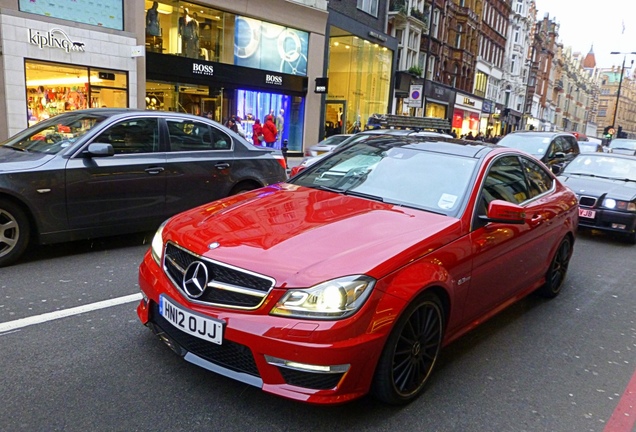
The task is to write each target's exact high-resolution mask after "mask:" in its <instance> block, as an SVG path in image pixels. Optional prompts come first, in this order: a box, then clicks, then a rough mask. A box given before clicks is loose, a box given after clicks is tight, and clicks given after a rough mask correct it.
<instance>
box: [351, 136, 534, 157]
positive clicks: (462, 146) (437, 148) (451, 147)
mask: <svg viewBox="0 0 636 432" xmlns="http://www.w3.org/2000/svg"><path fill="white" fill-rule="evenodd" d="M370 135H377V137H373V138H370V139H369V140H365V142H367V143H369V142H373V143H374V144H379V145H387V146H391V145H395V146H400V145H401V146H404V147H405V148H411V149H414V150H421V151H430V152H436V153H445V154H452V155H458V156H466V157H472V158H483V157H485V156H486V155H487V154H488V153H491V152H492V151H495V150H498V151H509V152H513V153H515V154H525V153H523V152H521V151H519V150H516V149H510V148H507V147H500V146H497V145H495V144H490V143H484V142H479V141H470V140H464V139H459V138H453V137H450V136H444V135H443V134H436V135H417V134H411V135H404V134H403V135H395V134H385V135H381V134H380V135H378V134H370ZM371 140H372V141H371ZM354 145H355V144H354Z"/></svg>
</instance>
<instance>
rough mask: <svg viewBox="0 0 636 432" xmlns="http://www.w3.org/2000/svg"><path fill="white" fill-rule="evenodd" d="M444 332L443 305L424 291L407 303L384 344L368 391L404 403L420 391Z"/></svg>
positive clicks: (392, 402) (429, 371) (434, 359)
mask: <svg viewBox="0 0 636 432" xmlns="http://www.w3.org/2000/svg"><path fill="white" fill-rule="evenodd" d="M443 334H444V309H443V307H442V304H441V302H440V300H439V298H438V297H437V296H435V295H433V294H430V293H426V294H424V295H422V296H420V297H419V298H418V299H417V300H415V301H414V302H413V303H411V304H410V305H409V306H408V307H407V308H406V310H405V311H404V313H403V314H402V316H401V317H400V319H399V320H398V321H397V323H396V325H395V327H394V328H393V330H392V331H391V334H390V336H389V338H388V340H387V342H386V345H385V346H384V350H383V351H382V355H381V357H380V360H379V362H378V366H377V369H376V371H375V377H374V380H373V386H372V390H371V391H372V393H373V395H374V396H375V397H376V398H378V399H380V400H381V401H383V402H386V403H389V404H392V405H404V404H407V403H409V402H411V401H413V400H414V399H415V398H416V397H417V396H418V395H419V394H420V393H421V392H422V389H423V388H424V386H425V385H426V383H427V382H428V378H429V376H430V374H431V372H432V370H433V367H434V366H435V363H436V361H437V358H438V356H439V352H440V349H441V346H442V337H443Z"/></svg>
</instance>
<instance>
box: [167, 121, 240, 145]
mask: <svg viewBox="0 0 636 432" xmlns="http://www.w3.org/2000/svg"><path fill="white" fill-rule="evenodd" d="M166 123H167V124H168V133H169V135H170V150H171V151H173V152H175V151H203V150H230V149H231V148H232V139H231V138H230V137H229V136H228V135H227V134H225V133H224V132H221V131H220V130H218V129H216V128H214V127H211V126H209V125H208V124H206V123H203V122H198V121H190V120H178V119H170V120H167V122H166Z"/></svg>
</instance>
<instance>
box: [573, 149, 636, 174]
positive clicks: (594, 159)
mask: <svg viewBox="0 0 636 432" xmlns="http://www.w3.org/2000/svg"><path fill="white" fill-rule="evenodd" d="M562 175H585V176H593V177H604V178H609V179H619V180H630V181H636V159H627V158H621V157H614V156H611V155H604V154H585V155H579V156H577V157H576V158H575V159H574V160H573V161H572V162H571V163H570V164H569V165H568V166H567V167H566V168H565V170H564V171H563V173H562Z"/></svg>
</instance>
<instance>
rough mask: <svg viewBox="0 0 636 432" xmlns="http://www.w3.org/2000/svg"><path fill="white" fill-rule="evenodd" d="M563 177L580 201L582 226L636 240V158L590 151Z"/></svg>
mask: <svg viewBox="0 0 636 432" xmlns="http://www.w3.org/2000/svg"><path fill="white" fill-rule="evenodd" d="M559 179H560V180H561V181H562V182H563V183H564V184H565V185H566V186H568V187H569V188H570V189H572V190H573V191H574V193H575V194H576V195H577V197H578V200H579V226H580V227H586V228H594V229H599V230H604V231H612V232H616V233H620V234H622V235H624V236H625V238H626V239H628V240H629V241H630V242H631V243H636V158H634V157H630V156H626V155H621V154H607V153H605V154H603V153H586V154H582V155H580V156H579V157H577V158H576V159H574V161H572V163H570V164H569V165H568V166H567V167H566V168H565V170H564V171H563V173H562V174H561V175H560V176H559Z"/></svg>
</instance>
